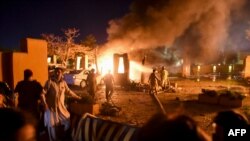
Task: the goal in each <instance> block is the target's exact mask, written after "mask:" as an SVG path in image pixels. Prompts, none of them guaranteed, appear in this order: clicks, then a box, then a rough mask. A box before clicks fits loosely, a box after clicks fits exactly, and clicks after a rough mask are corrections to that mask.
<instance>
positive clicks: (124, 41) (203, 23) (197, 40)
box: [103, 0, 245, 62]
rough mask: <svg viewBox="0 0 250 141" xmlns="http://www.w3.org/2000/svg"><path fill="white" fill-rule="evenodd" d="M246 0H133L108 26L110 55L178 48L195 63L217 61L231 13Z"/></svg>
mask: <svg viewBox="0 0 250 141" xmlns="http://www.w3.org/2000/svg"><path fill="white" fill-rule="evenodd" d="M244 2H245V0H209V1H207V0H188V1H187V0H135V1H134V3H132V5H131V7H130V12H129V13H128V14H126V15H125V16H124V17H122V18H120V19H114V20H111V21H110V23H109V25H110V26H109V28H108V29H107V32H108V35H109V37H108V42H107V43H106V44H105V47H104V48H103V49H105V50H106V49H108V50H106V51H107V52H109V53H125V52H133V51H136V50H140V49H154V48H157V47H159V46H164V47H171V46H173V45H175V46H178V48H179V49H181V50H182V55H183V56H185V57H189V58H190V59H191V58H192V60H195V61H198V62H199V61H206V62H210V61H213V60H215V59H217V56H218V53H219V52H220V51H221V50H223V48H224V46H225V42H226V40H227V38H228V29H229V27H230V25H231V16H232V13H235V12H237V11H240V10H241V8H242V6H243V5H244Z"/></svg>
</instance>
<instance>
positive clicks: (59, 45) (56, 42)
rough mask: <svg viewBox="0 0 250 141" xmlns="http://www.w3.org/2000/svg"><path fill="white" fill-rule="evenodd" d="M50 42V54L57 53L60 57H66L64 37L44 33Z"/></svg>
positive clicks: (44, 36) (43, 35)
mask: <svg viewBox="0 0 250 141" xmlns="http://www.w3.org/2000/svg"><path fill="white" fill-rule="evenodd" d="M41 36H42V37H43V38H44V39H45V40H46V41H47V43H48V45H47V47H48V55H51V56H52V55H57V56H59V58H61V59H64V57H65V56H64V54H65V42H64V41H63V40H62V37H59V36H56V35H54V34H42V35H41Z"/></svg>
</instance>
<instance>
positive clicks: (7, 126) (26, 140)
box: [0, 108, 36, 141]
mask: <svg viewBox="0 0 250 141" xmlns="http://www.w3.org/2000/svg"><path fill="white" fill-rule="evenodd" d="M0 115H1V116H0V140H1V141H36V128H35V127H36V120H35V119H34V118H33V116H32V115H30V113H26V112H24V111H19V110H17V109H11V108H0Z"/></svg>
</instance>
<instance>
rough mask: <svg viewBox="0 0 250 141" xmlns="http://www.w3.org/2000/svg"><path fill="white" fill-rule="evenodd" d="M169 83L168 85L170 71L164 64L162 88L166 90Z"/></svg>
mask: <svg viewBox="0 0 250 141" xmlns="http://www.w3.org/2000/svg"><path fill="white" fill-rule="evenodd" d="M167 85H168V71H167V70H166V68H165V67H164V66H162V69H161V87H162V90H164V89H165V88H166V86H167Z"/></svg>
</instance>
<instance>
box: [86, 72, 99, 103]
mask: <svg viewBox="0 0 250 141" xmlns="http://www.w3.org/2000/svg"><path fill="white" fill-rule="evenodd" d="M87 87H88V93H89V94H90V95H91V96H92V98H93V100H94V101H95V92H96V87H97V81H96V74H95V69H91V70H90V72H89V74H88V76H87Z"/></svg>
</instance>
